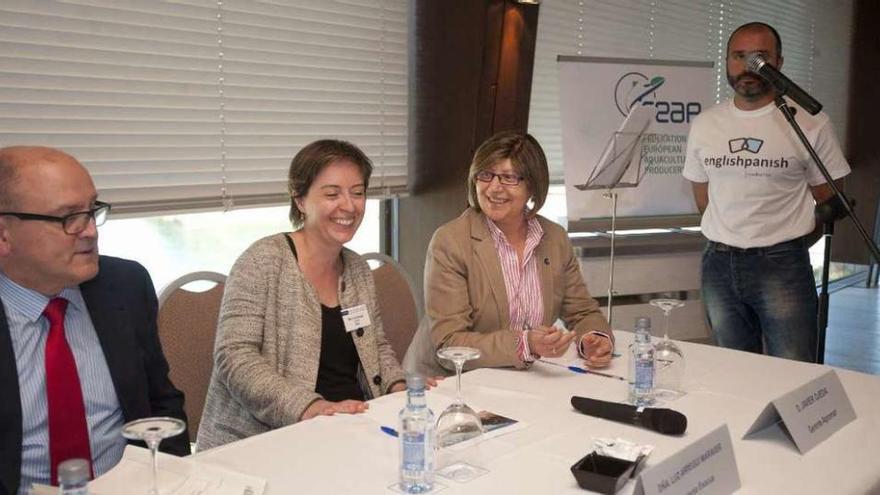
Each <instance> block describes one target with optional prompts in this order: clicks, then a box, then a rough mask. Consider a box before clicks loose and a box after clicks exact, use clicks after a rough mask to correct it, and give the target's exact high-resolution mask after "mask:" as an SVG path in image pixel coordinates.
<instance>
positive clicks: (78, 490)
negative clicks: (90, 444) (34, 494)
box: [58, 459, 91, 495]
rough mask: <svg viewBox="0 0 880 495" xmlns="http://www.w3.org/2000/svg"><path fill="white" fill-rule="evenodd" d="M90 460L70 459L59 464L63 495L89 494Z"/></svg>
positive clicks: (59, 481)
mask: <svg viewBox="0 0 880 495" xmlns="http://www.w3.org/2000/svg"><path fill="white" fill-rule="evenodd" d="M90 477H91V472H90V471H89V461H87V460H85V459H68V460H66V461H64V462H62V463H61V464H59V465H58V485H59V486H58V487H59V493H61V495H89V488H88V486H87V485H88V483H89V478H90Z"/></svg>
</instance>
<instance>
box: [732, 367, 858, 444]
mask: <svg viewBox="0 0 880 495" xmlns="http://www.w3.org/2000/svg"><path fill="white" fill-rule="evenodd" d="M854 419H856V412H855V410H854V409H853V407H852V404H851V403H850V401H849V397H847V395H846V391H845V390H844V389H843V385H842V384H841V383H840V378H838V376H837V373H835V371H834V370H829V371H828V372H827V373H824V374H823V375H821V376H819V377H818V378H816V379H814V380H811V381H810V382H808V383H806V384H804V385H801V386H800V387H798V388H796V389H794V390H792V391H791V392H788V393H787V394H785V395H783V396H781V397H779V398H778V399H776V400H774V401H771V402H770V403H769V404H767V407H765V408H764V410H763V411H761V414H760V415H758V419H756V420H755V422H754V423H753V424H752V426H751V427H750V428H749V430H748V431H747V432H746V434H745V435H744V436H743V438H744V439H745V438H748V437H749V436H751V435H753V434H755V433H757V432H759V431H761V430H764V429H765V428H768V427H770V426H772V425H774V424H777V423H780V421H781V423H782V428H783V430H785V431H786V432H787V433H788V436H789V437H790V438H791V439H792V440H793V441H794V444H795V445H796V446H797V448H798V450H799V451H800V452H801V454H806V453H807V451H809V450H810V449H812V448H813V447H815V446H816V445H819V444H820V443H821V442H822V441H824V440H825V439H827V438H828V437H830V436H831V435H833V434H834V433H836V432H837V430H839V429H841V428H843V427H844V426H846V425H847V424H849V423H850V422H851V421H852V420H854Z"/></svg>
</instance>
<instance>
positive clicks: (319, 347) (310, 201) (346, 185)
mask: <svg viewBox="0 0 880 495" xmlns="http://www.w3.org/2000/svg"><path fill="white" fill-rule="evenodd" d="M371 172H372V164H371V162H370V160H369V158H367V157H366V155H364V154H363V152H362V151H361V150H360V149H358V148H357V147H356V146H354V145H352V144H351V143H347V142H344V141H335V140H322V141H316V142H314V143H312V144H309V145H308V146H306V147H304V148H303V149H302V150H301V151H300V152H299V153H297V155H296V156H295V157H294V158H293V161H292V162H291V164H290V171H289V173H288V189H289V192H290V198H291V200H290V201H291V202H290V214H289V215H290V219H291V223H292V224H293V226H294V229H295V230H294V232H292V233H280V234H276V235H272V236H269V237H266V238H264V239H261V240H259V241H257V242H256V243H254V244H253V245H252V246H251V247H250V248H248V249H247V250H246V251H245V252H244V254H242V255H241V257H240V258H239V259H238V261H236V263H235V265H234V266H233V268H232V271H231V272H230V274H229V278H228V279H227V285H226V291H225V293H224V295H223V303H222V306H221V308H220V319H219V323H218V328H217V343H216V346H215V351H214V354H215V355H214V358H215V369H214V373H213V374H212V377H211V384H210V385H209V388H208V395H207V399H206V403H205V410H204V416H203V417H202V423H201V427H200V429H199V434H198V439H197V445H198V448H199V449H206V448H212V447H216V446H219V445H223V444H225V443H228V442H231V441H234V440H238V439H241V438H244V437H248V436H251V435H255V434H258V433H262V432H264V431H267V430H269V429H273V428H279V427H281V426H285V425H288V424H291V423H295V422H298V421H301V420H305V419H310V418H313V417H315V416H318V415H332V414H334V413H337V412H341V413H358V412H362V411H364V410H366V408H367V404H366V402H365V401H367V400H369V399H371V398H373V397H376V396H379V395H382V394H386V393H389V392H396V391H399V390H403V389H404V388H405V384H404V381H403V371H402V370H401V368H400V365H399V363H398V361H397V358H396V357H395V355H394V351H393V350H392V349H391V346H390V345H389V343H388V342H387V340H386V339H385V335H384V332H383V328H382V318H381V315H380V314H379V309H378V304H377V301H376V294H375V287H374V285H373V278H372V274H371V272H370V269H369V267H368V266H367V264H366V262H365V261H364V260H362V259H361V258H360V256H358V255H357V254H356V253H354V252H353V251H351V250H349V249H346V248H344V247H343V245H344V244H345V243H346V242H348V241H350V240H351V239H352V237H354V235H355V232H356V231H357V229H358V226H359V225H360V223H361V220H362V219H363V216H364V210H365V204H366V190H367V186H368V185H369V180H370V173H371Z"/></svg>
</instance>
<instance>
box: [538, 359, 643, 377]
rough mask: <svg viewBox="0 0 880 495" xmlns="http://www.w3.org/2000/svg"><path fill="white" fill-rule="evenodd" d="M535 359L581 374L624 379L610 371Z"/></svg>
mask: <svg viewBox="0 0 880 495" xmlns="http://www.w3.org/2000/svg"><path fill="white" fill-rule="evenodd" d="M537 361H539V362H542V363H544V364H551V365H553V366H559V367H560V368H566V369H568V370H569V371H573V372H575V373H580V374H582V375H599V376H604V377H605V378H614V379H615V380H622V381H626V378H624V377H622V376H618V375H612V374H611V373H602V372H601V371H593V370H588V369H586V368H581V367H580V366H568V365H565V364H559V363H554V362H553V361H547V360H546V359H537Z"/></svg>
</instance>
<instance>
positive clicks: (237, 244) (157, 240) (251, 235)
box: [98, 199, 382, 291]
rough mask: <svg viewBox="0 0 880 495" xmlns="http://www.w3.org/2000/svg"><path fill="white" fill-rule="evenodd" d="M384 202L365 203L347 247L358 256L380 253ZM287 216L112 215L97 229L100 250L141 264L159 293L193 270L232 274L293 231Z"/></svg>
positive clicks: (282, 210) (248, 212) (272, 212)
mask: <svg viewBox="0 0 880 495" xmlns="http://www.w3.org/2000/svg"><path fill="white" fill-rule="evenodd" d="M381 201H382V200H379V199H368V200H367V209H366V212H365V213H364V219H363V222H362V223H361V226H360V228H359V229H358V232H357V235H355V237H354V239H352V241H351V242H349V243H348V244H347V247H348V248H350V249H352V250H354V251H355V252H358V253H367V252H373V251H379V243H380V241H379V238H380V237H379V236H380V217H379V210H380V208H379V207H380V203H381ZM288 211H289V207H288V206H274V207H266V208H248V209H241V210H234V211H229V212H225V213H224V212H207V213H186V214H174V215H165V216H155V217H145V218H113V216H112V213H111V216H110V218H109V219H108V220H107V223H105V224H104V225H103V226H102V227H100V228H99V232H100V233H99V238H98V241H99V250H100V252H101V254H106V255H110V256H118V257H121V258H128V259H133V260H136V261H138V262H140V263H141V264H142V265H144V266H145V267H146V268H147V270H148V271H149V272H150V276H151V277H153V285H155V286H156V290H157V291H160V290H162V288H163V287H165V286H166V285H167V284H168V283H169V282H171V281H172V280H174V279H176V278H178V277H180V276H181V275H185V274H187V273H191V272H195V271H214V272H219V273H223V274H229V269H230V268H232V264H233V263H234V262H235V260H236V259H238V256H239V255H240V254H241V253H242V252H244V250H245V249H247V248H248V246H250V245H251V244H252V243H253V242H254V241H256V240H258V239H260V238H262V237H265V236H268V235H272V234H275V233H277V232H289V231H290V230H291V226H290V222H289V221H288V219H287V214H288Z"/></svg>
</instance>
